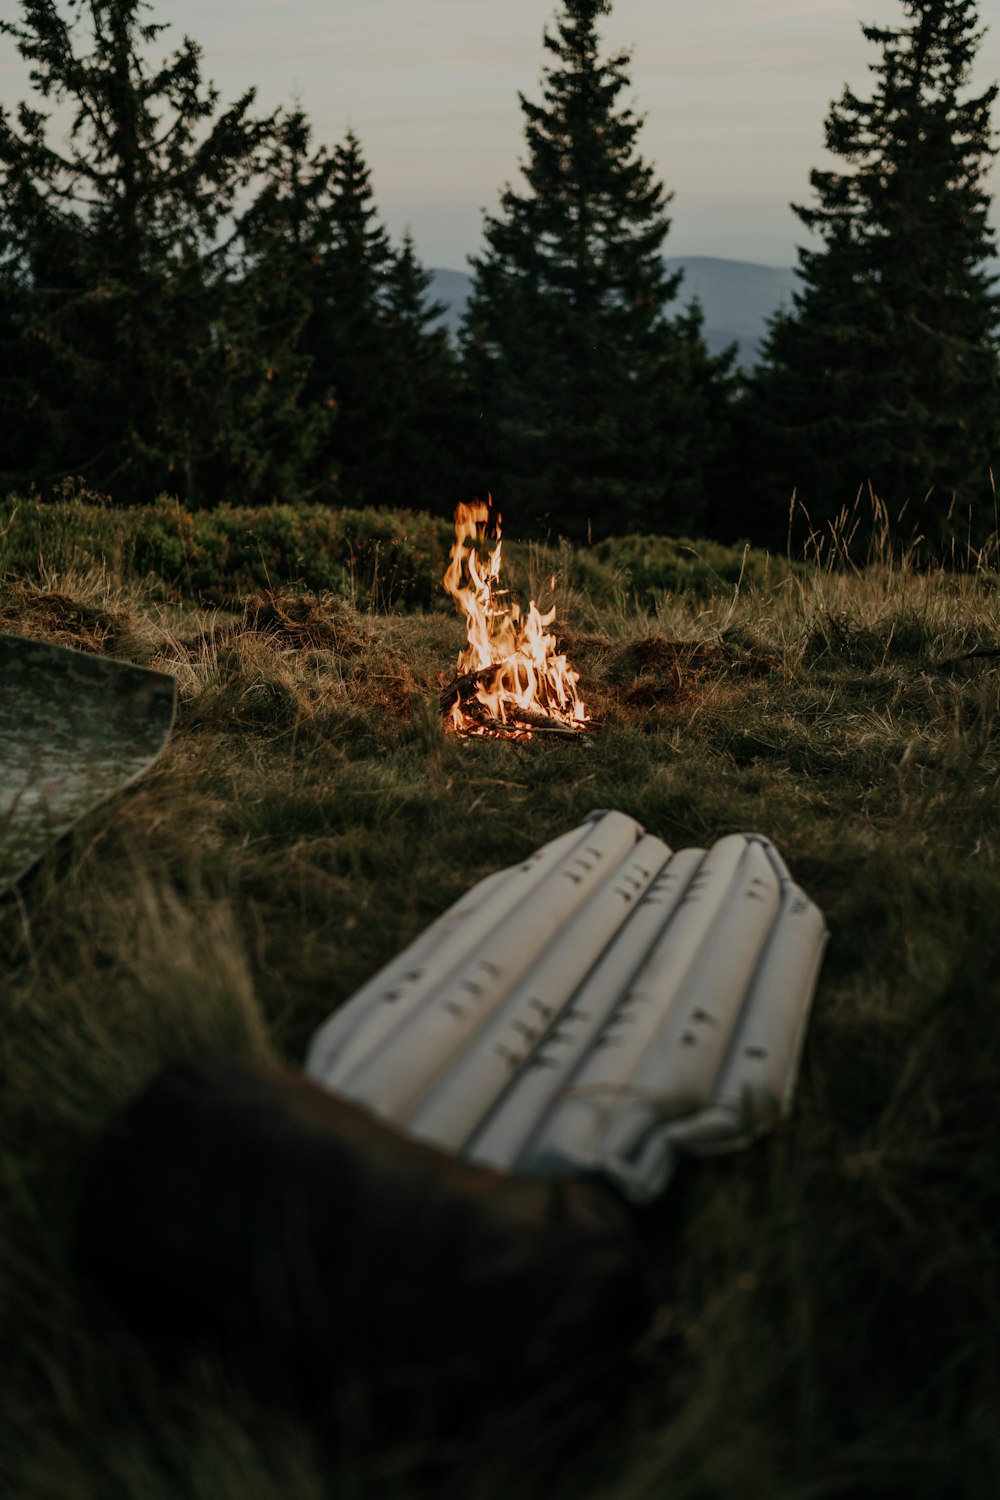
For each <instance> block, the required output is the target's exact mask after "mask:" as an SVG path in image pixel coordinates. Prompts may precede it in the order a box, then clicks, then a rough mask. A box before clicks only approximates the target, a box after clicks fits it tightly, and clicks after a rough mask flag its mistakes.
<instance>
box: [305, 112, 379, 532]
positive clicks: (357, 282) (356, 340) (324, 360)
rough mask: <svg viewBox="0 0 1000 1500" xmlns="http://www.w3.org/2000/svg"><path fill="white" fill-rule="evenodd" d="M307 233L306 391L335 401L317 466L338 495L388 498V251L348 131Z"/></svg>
mask: <svg viewBox="0 0 1000 1500" xmlns="http://www.w3.org/2000/svg"><path fill="white" fill-rule="evenodd" d="M314 234H315V250H314V254H315V267H314V270H315V274H314V276H313V277H311V279H310V296H311V301H312V312H311V316H310V320H309V326H308V331H307V347H308V351H309V354H310V357H311V359H312V369H311V374H310V392H311V395H312V398H313V399H314V400H326V399H328V396H329V393H330V392H332V393H333V399H334V400H335V401H336V405H337V422H336V426H335V428H334V430H333V432H332V434H331V437H330V452H329V462H328V465H327V467H328V469H329V472H330V474H331V476H335V478H336V482H337V484H338V485H339V488H340V492H341V494H342V495H343V496H344V498H345V499H347V500H349V501H351V502H355V503H357V502H361V501H366V502H371V503H374V504H379V503H381V504H392V503H398V500H399V497H398V496H397V495H389V494H387V493H386V474H385V468H384V465H383V464H382V461H381V450H380V445H381V443H382V442H383V441H384V436H385V433H386V431H387V430H388V428H389V426H390V425H391V420H392V403H393V392H392V390H391V389H390V385H389V382H388V381H387V378H386V376H387V365H388V349H387V339H386V329H385V308H386V290H387V285H388V279H389V276H390V273H391V270H392V266H393V252H392V246H391V245H390V243H389V237H388V235H387V234H386V231H385V229H384V228H383V226H382V224H381V222H380V220H379V217H378V210H377V209H376V206H375V197H374V192H373V190H372V183H371V172H370V170H369V168H368V165H367V163H366V161H365V159H364V155H363V152H362V149H361V142H360V141H359V140H358V137H357V136H356V135H355V134H354V132H353V131H349V132H348V134H347V136H346V138H345V140H344V141H343V143H342V144H341V145H338V146H337V147H335V149H334V152H333V155H332V158H331V159H330V166H329V174H328V177H327V180H326V184H325V194H324V197H323V198H322V200H321V201H320V202H319V203H318V205H317V214H316V219H315V229H314Z"/></svg>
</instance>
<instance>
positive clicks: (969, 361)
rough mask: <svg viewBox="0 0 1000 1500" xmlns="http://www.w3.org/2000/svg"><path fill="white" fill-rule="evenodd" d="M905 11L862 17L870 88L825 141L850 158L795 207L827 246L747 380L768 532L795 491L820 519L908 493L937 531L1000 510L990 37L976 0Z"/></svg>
mask: <svg viewBox="0 0 1000 1500" xmlns="http://www.w3.org/2000/svg"><path fill="white" fill-rule="evenodd" d="M902 8H903V11H904V13H905V21H904V24H902V25H900V26H897V27H893V28H883V27H877V26H865V27H863V28H862V29H863V31H864V35H865V37H866V38H867V39H868V40H869V41H870V42H872V43H874V44H875V45H876V46H877V47H878V48H879V49H880V57H879V60H878V61H877V62H876V63H874V64H873V65H872V72H873V73H874V75H875V79H876V85H875V88H874V91H873V93H872V95H871V97H870V98H867V99H862V98H860V97H858V95H856V94H855V93H854V92H852V90H850V89H846V90H845V92H844V94H843V97H842V98H841V99H840V101H839V102H837V103H834V105H833V106H832V108H831V110H830V114H829V116H828V117H827V121H826V144H827V148H828V149H829V150H830V151H831V152H833V153H834V154H835V155H836V156H838V157H840V158H841V160H842V161H843V162H844V163H845V164H847V166H848V168H849V170H845V171H814V172H813V173H812V174H811V183H812V187H813V190H814V193H815V199H816V201H815V204H814V205H813V206H812V207H796V208H795V212H796V213H797V214H798V216H799V218H800V219H801V221H802V222H803V224H805V226H806V227H807V228H808V229H810V230H811V231H813V232H814V233H815V234H816V235H818V236H819V238H820V240H821V242H822V243H821V246H820V248H803V249H801V250H800V251H799V288H798V290H797V292H796V294H795V296H794V299H793V305H792V308H791V309H790V310H789V311H788V312H785V313H781V314H779V315H778V316H777V317H776V318H775V319H774V320H773V322H772V325H771V328H770V332H769V335H768V338H767V341H766V343H765V348H764V362H763V364H762V366H761V368H760V370H759V371H758V373H757V376H756V379H755V380H754V382H753V384H752V388H751V392H750V397H749V402H748V415H749V420H750V425H751V427H752V429H753V432H754V434H755V438H756V444H755V446H756V461H755V464H754V463H751V465H750V467H751V469H752V468H753V467H755V466H756V467H757V468H758V469H759V470H760V471H762V472H763V473H764V474H765V475H766V485H765V486H763V487H762V488H761V489H760V491H759V501H760V503H761V505H762V509H763V514H762V515H761V516H760V517H759V518H758V519H757V521H756V529H757V530H758V532H760V531H761V530H762V529H763V530H764V531H765V532H766V531H767V530H770V531H771V532H772V534H775V535H776V534H777V533H778V532H779V531H780V530H781V529H782V528H783V524H784V518H785V517H786V515H787V511H788V505H789V497H790V495H791V492H792V490H793V488H795V489H796V491H797V493H798V497H799V499H800V500H801V501H802V502H803V504H804V505H805V506H806V508H807V510H808V512H809V514H810V516H811V517H812V520H813V523H814V524H816V523H822V522H824V521H827V520H830V519H831V518H833V517H835V516H836V515H837V514H838V513H839V512H840V511H841V509H842V508H844V507H848V508H849V507H850V506H851V505H852V503H853V501H854V499H855V496H856V494H857V493H858V491H859V489H860V488H862V487H863V486H866V485H868V484H870V485H871V486H872V488H873V489H874V491H875V492H876V493H877V494H878V495H879V496H880V497H881V498H882V499H883V500H884V501H886V503H887V504H888V506H889V509H890V512H892V513H898V512H899V511H900V510H902V509H903V508H904V507H905V506H906V505H907V503H908V502H912V504H911V515H914V514H916V515H918V518H919V523H920V525H921V527H922V529H924V530H930V531H931V532H935V533H942V532H943V531H944V528H945V525H946V520H947V517H948V514H949V512H950V511H951V510H952V509H953V507H954V505H955V504H956V502H957V504H958V507H959V510H960V512H961V513H962V514H963V515H964V514H966V513H967V512H968V511H969V510H971V511H972V512H973V513H974V515H976V516H978V518H979V519H980V520H982V521H986V520H988V521H989V522H990V523H992V517H993V500H992V492H991V487H990V467H991V465H992V466H993V468H994V472H996V471H997V464H998V460H1000V366H998V347H1000V345H998V320H1000V299H998V297H997V295H996V292H995V290H994V286H995V281H996V278H995V276H993V275H992V274H991V272H990V269H989V262H990V259H991V257H992V256H993V255H994V253H995V247H994V239H993V233H992V231H991V229H990V226H989V224H988V222H987V213H988V208H989V200H988V196H987V193H986V188H985V175H986V172H987V170H988V167H989V162H990V159H991V157H992V156H993V155H994V150H993V146H992V137H991V127H990V110H991V106H992V104H993V101H994V99H995V98H996V93H997V90H996V87H995V86H994V87H991V88H988V89H986V90H985V91H983V92H982V93H979V94H976V95H975V96H972V97H969V96H968V89H967V85H968V82H969V74H970V69H971V66H972V63H973V60H974V57H975V53H976V48H977V45H978V43H979V40H980V37H981V35H982V33H981V32H980V30H979V29H978V20H977V13H976V6H975V4H974V3H972V0H902ZM928 495H929V496H930V499H929V502H928V505H927V506H926V507H925V506H923V502H924V500H925V497H928ZM921 510H922V511H923V513H922V514H919V512H920V511H921ZM907 524H909V523H907Z"/></svg>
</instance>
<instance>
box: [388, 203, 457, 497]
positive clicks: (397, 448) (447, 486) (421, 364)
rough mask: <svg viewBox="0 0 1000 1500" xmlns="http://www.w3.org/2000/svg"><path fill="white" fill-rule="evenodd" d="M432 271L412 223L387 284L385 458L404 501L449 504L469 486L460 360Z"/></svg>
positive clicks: (396, 491) (393, 482)
mask: <svg viewBox="0 0 1000 1500" xmlns="http://www.w3.org/2000/svg"><path fill="white" fill-rule="evenodd" d="M430 282H431V278H430V275H429V274H428V273H427V271H425V270H424V268H423V266H422V265H421V264H420V262H419V260H418V259H417V253H416V248H415V246H414V243H413V239H412V237H411V235H410V233H409V231H407V233H406V234H405V235H404V236H403V242H402V245H401V247H400V249H399V250H398V251H397V252H396V254H395V256H394V258H393V264H392V266H391V268H390V271H389V275H388V278H387V283H386V288H385V323H386V333H387V348H388V369H387V378H388V381H389V384H390V389H391V391H392V393H393V403H392V409H391V413H390V425H389V428H388V431H387V432H386V434H385V439H384V451H383V462H384V465H385V467H386V470H387V472H388V473H389V475H390V476H391V484H392V492H393V493H394V494H395V497H396V501H397V503H405V504H407V505H411V506H414V507H417V508H419V509H423V510H439V511H441V510H443V511H448V510H450V509H451V508H452V507H453V505H454V502H455V501H456V500H458V499H460V498H461V496H462V494H463V493H464V492H465V486H464V484H463V482H462V480H463V465H464V463H465V461H466V454H465V451H464V448H463V437H464V433H463V423H462V413H463V404H464V392H463V388H462V385H461V380H460V373H459V367H458V361H457V359H456V356H455V353H454V350H453V349H452V346H451V344H450V342H449V339H448V334H447V332H446V330H445V329H444V328H443V327H442V326H441V323H440V319H441V317H442V316H443V314H444V311H445V308H444V305H443V304H442V303H440V302H432V301H431V300H430V297H429V289H430Z"/></svg>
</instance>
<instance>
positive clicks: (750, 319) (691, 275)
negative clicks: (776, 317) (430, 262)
mask: <svg viewBox="0 0 1000 1500" xmlns="http://www.w3.org/2000/svg"><path fill="white" fill-rule="evenodd" d="M664 264H665V265H666V267H667V269H668V271H683V273H684V280H683V282H682V283H681V289H680V294H679V297H678V303H679V304H680V305H682V306H687V305H688V304H689V303H690V302H692V301H693V300H694V298H696V297H697V299H698V301H699V302H700V303H701V306H702V311H703V312H704V314H705V330H704V332H705V342H706V344H707V345H708V347H709V350H710V351H711V353H713V354H717V353H719V352H720V351H721V350H722V349H725V348H726V347H727V345H729V344H735V345H736V347H737V360H738V362H739V363H740V364H741V365H743V366H744V367H746V368H749V367H750V366H751V365H753V364H755V363H756V361H757V359H758V357H759V354H760V345H761V341H762V340H763V337H764V334H765V332H766V330H767V320H768V318H770V317H771V315H772V314H773V313H775V312H777V310H778V309H779V307H787V306H789V304H790V303H791V298H792V290H793V288H794V286H795V279H796V275H795V270H794V268H793V267H792V266H761V265H757V264H755V263H754V262H752V261H744V260H723V259H721V258H720V257H718V256H714V255H680V256H672V257H669V258H668V259H667V260H666V261H665V262H664ZM430 276H431V285H430V296H431V298H432V299H433V300H434V301H435V302H443V303H444V304H445V307H446V308H447V311H446V313H445V315H444V317H443V318H442V320H441V321H442V323H443V324H444V326H445V327H446V328H448V329H449V330H450V331H451V332H452V333H456V332H457V330H458V325H459V323H460V322H461V319H462V313H463V312H464V311H465V304H466V302H467V301H468V300H469V293H470V291H471V290H472V278H471V277H470V276H468V275H467V274H466V272H465V271H449V270H443V269H436V270H432V271H431V272H430Z"/></svg>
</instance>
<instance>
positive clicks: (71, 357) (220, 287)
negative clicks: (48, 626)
mask: <svg viewBox="0 0 1000 1500" xmlns="http://www.w3.org/2000/svg"><path fill="white" fill-rule="evenodd" d="M147 13H148V7H147V6H146V5H145V4H143V3H141V0H23V4H22V15H21V19H20V20H19V21H17V22H3V23H0V27H2V30H3V32H4V33H6V34H7V35H8V36H10V37H11V38H12V39H13V40H14V42H15V43H16V46H17V48H18V50H19V52H20V53H21V55H22V57H23V58H24V59H25V60H26V61H27V62H28V63H29V65H30V78H31V82H32V84H33V86H34V88H35V90H36V92H37V94H38V95H39V96H40V99H39V104H40V105H41V106H45V105H47V104H49V103H51V104H54V105H56V106H57V107H61V108H62V109H64V110H68V114H69V128H68V135H67V137H66V141H65V145H63V144H60V143H58V142H57V141H56V139H55V131H54V129H53V128H52V126H51V121H50V117H49V114H48V113H47V112H46V109H45V108H44V107H37V108H36V107H33V106H29V105H27V104H23V105H21V107H20V109H19V110H18V112H17V118H16V121H15V120H13V119H11V118H10V117H9V116H8V115H6V114H0V198H2V201H3V216H2V219H0V237H2V244H0V268H2V269H0V342H2V343H3V344H4V346H5V353H7V354H10V355H11V357H12V359H11V363H10V364H9V365H8V367H7V378H6V380H5V383H4V386H3V391H2V399H3V412H2V415H3V419H4V420H3V430H2V432H0V471H3V477H4V478H5V479H6V481H7V483H8V484H10V483H24V482H25V481H29V480H30V481H33V482H37V483H38V484H40V485H42V486H45V485H48V484H50V483H53V482H55V481H57V480H58V479H59V478H60V477H62V476H65V475H69V474H80V475H83V476H84V477H85V478H86V479H87V480H88V481H90V482H91V483H93V484H95V485H98V486H100V487H102V488H106V489H108V490H110V491H111V492H112V493H113V495H114V496H115V498H117V499H121V500H129V499H138V498H148V497H149V496H150V495H151V494H155V493H156V492H157V491H158V490H159V489H161V488H167V489H170V490H171V491H173V492H175V493H179V494H181V495H183V496H185V497H186V498H187V499H189V500H190V501H195V502H197V501H204V500H210V499H212V498H214V496H213V495H212V494H211V493H210V492H209V480H208V476H209V475H213V474H215V475H217V473H218V470H219V466H220V454H222V453H224V451H225V449H226V447H227V444H228V445H230V446H231V445H232V443H233V442H234V441H236V440H237V438H238V439H239V441H241V442H243V443H244V444H245V442H246V440H247V439H246V435H247V434H249V433H252V431H253V427H254V423H253V419H252V416H251V415H250V412H249V411H248V409H246V408H245V407H244V405H243V403H242V402H241V401H240V400H239V399H238V392H237V390H236V386H235V385H234V383H233V379H232V378H231V377H233V376H234V372H237V371H239V370H240V368H241V359H240V358H239V357H237V354H236V353H234V343H233V336H232V335H233V329H232V328H231V327H230V328H227V326H226V319H227V316H228V317H229V320H230V323H231V324H232V323H233V316H234V315H233V304H232V302H231V300H230V299H229V297H228V289H229V286H230V283H231V279H232V277H231V272H232V267H231V264H230V255H231V251H232V246H233V236H234V235H235V230H234V227H233V212H234V206H235V204H236V201H237V195H238V193H239V192H240V191H241V190H242V189H244V188H245V187H246V186H247V184H248V183H249V181H250V180H251V178H252V175H253V172H254V170H255V167H256V164H257V161H258V158H259V155H260V152H261V149H262V147H263V146H264V145H265V144H266V142H267V141H268V139H269V138H270V135H271V132H272V128H273V125H272V121H271V120H262V119H256V118H254V116H253V114H252V112H251V110H252V104H253V92H252V91H248V92H247V93H245V94H244V95H243V96H242V97H241V98H240V99H238V100H237V101H236V102H235V103H234V104H232V105H231V106H229V107H228V108H226V109H220V108H219V107H218V96H217V93H216V90H215V89H214V88H212V87H211V86H210V85H208V84H206V83H205V82H204V81H203V79H202V76H201V67H200V53H199V49H198V47H197V46H196V45H195V43H194V42H192V41H191V40H190V39H187V38H185V39H184V40H183V41H182V43H181V45H180V46H179V47H178V48H177V49H176V50H175V51H173V52H172V53H170V54H169V55H168V56H166V57H165V58H163V59H161V60H158V61H155V62H151V61H150V60H149V53H150V51H151V49H153V48H154V47H155V46H156V44H157V43H158V41H159V38H160V36H161V34H162V32H163V30H164V27H163V26H162V25H159V24H156V23H154V22H151V21H149V20H148V19H147V18H146V17H147ZM239 378H240V379H242V378H244V377H243V376H242V374H241V375H240V376H239ZM241 434H242V436H240V435H241ZM223 467H224V466H223ZM244 467H245V465H244ZM251 467H252V464H251Z"/></svg>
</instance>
